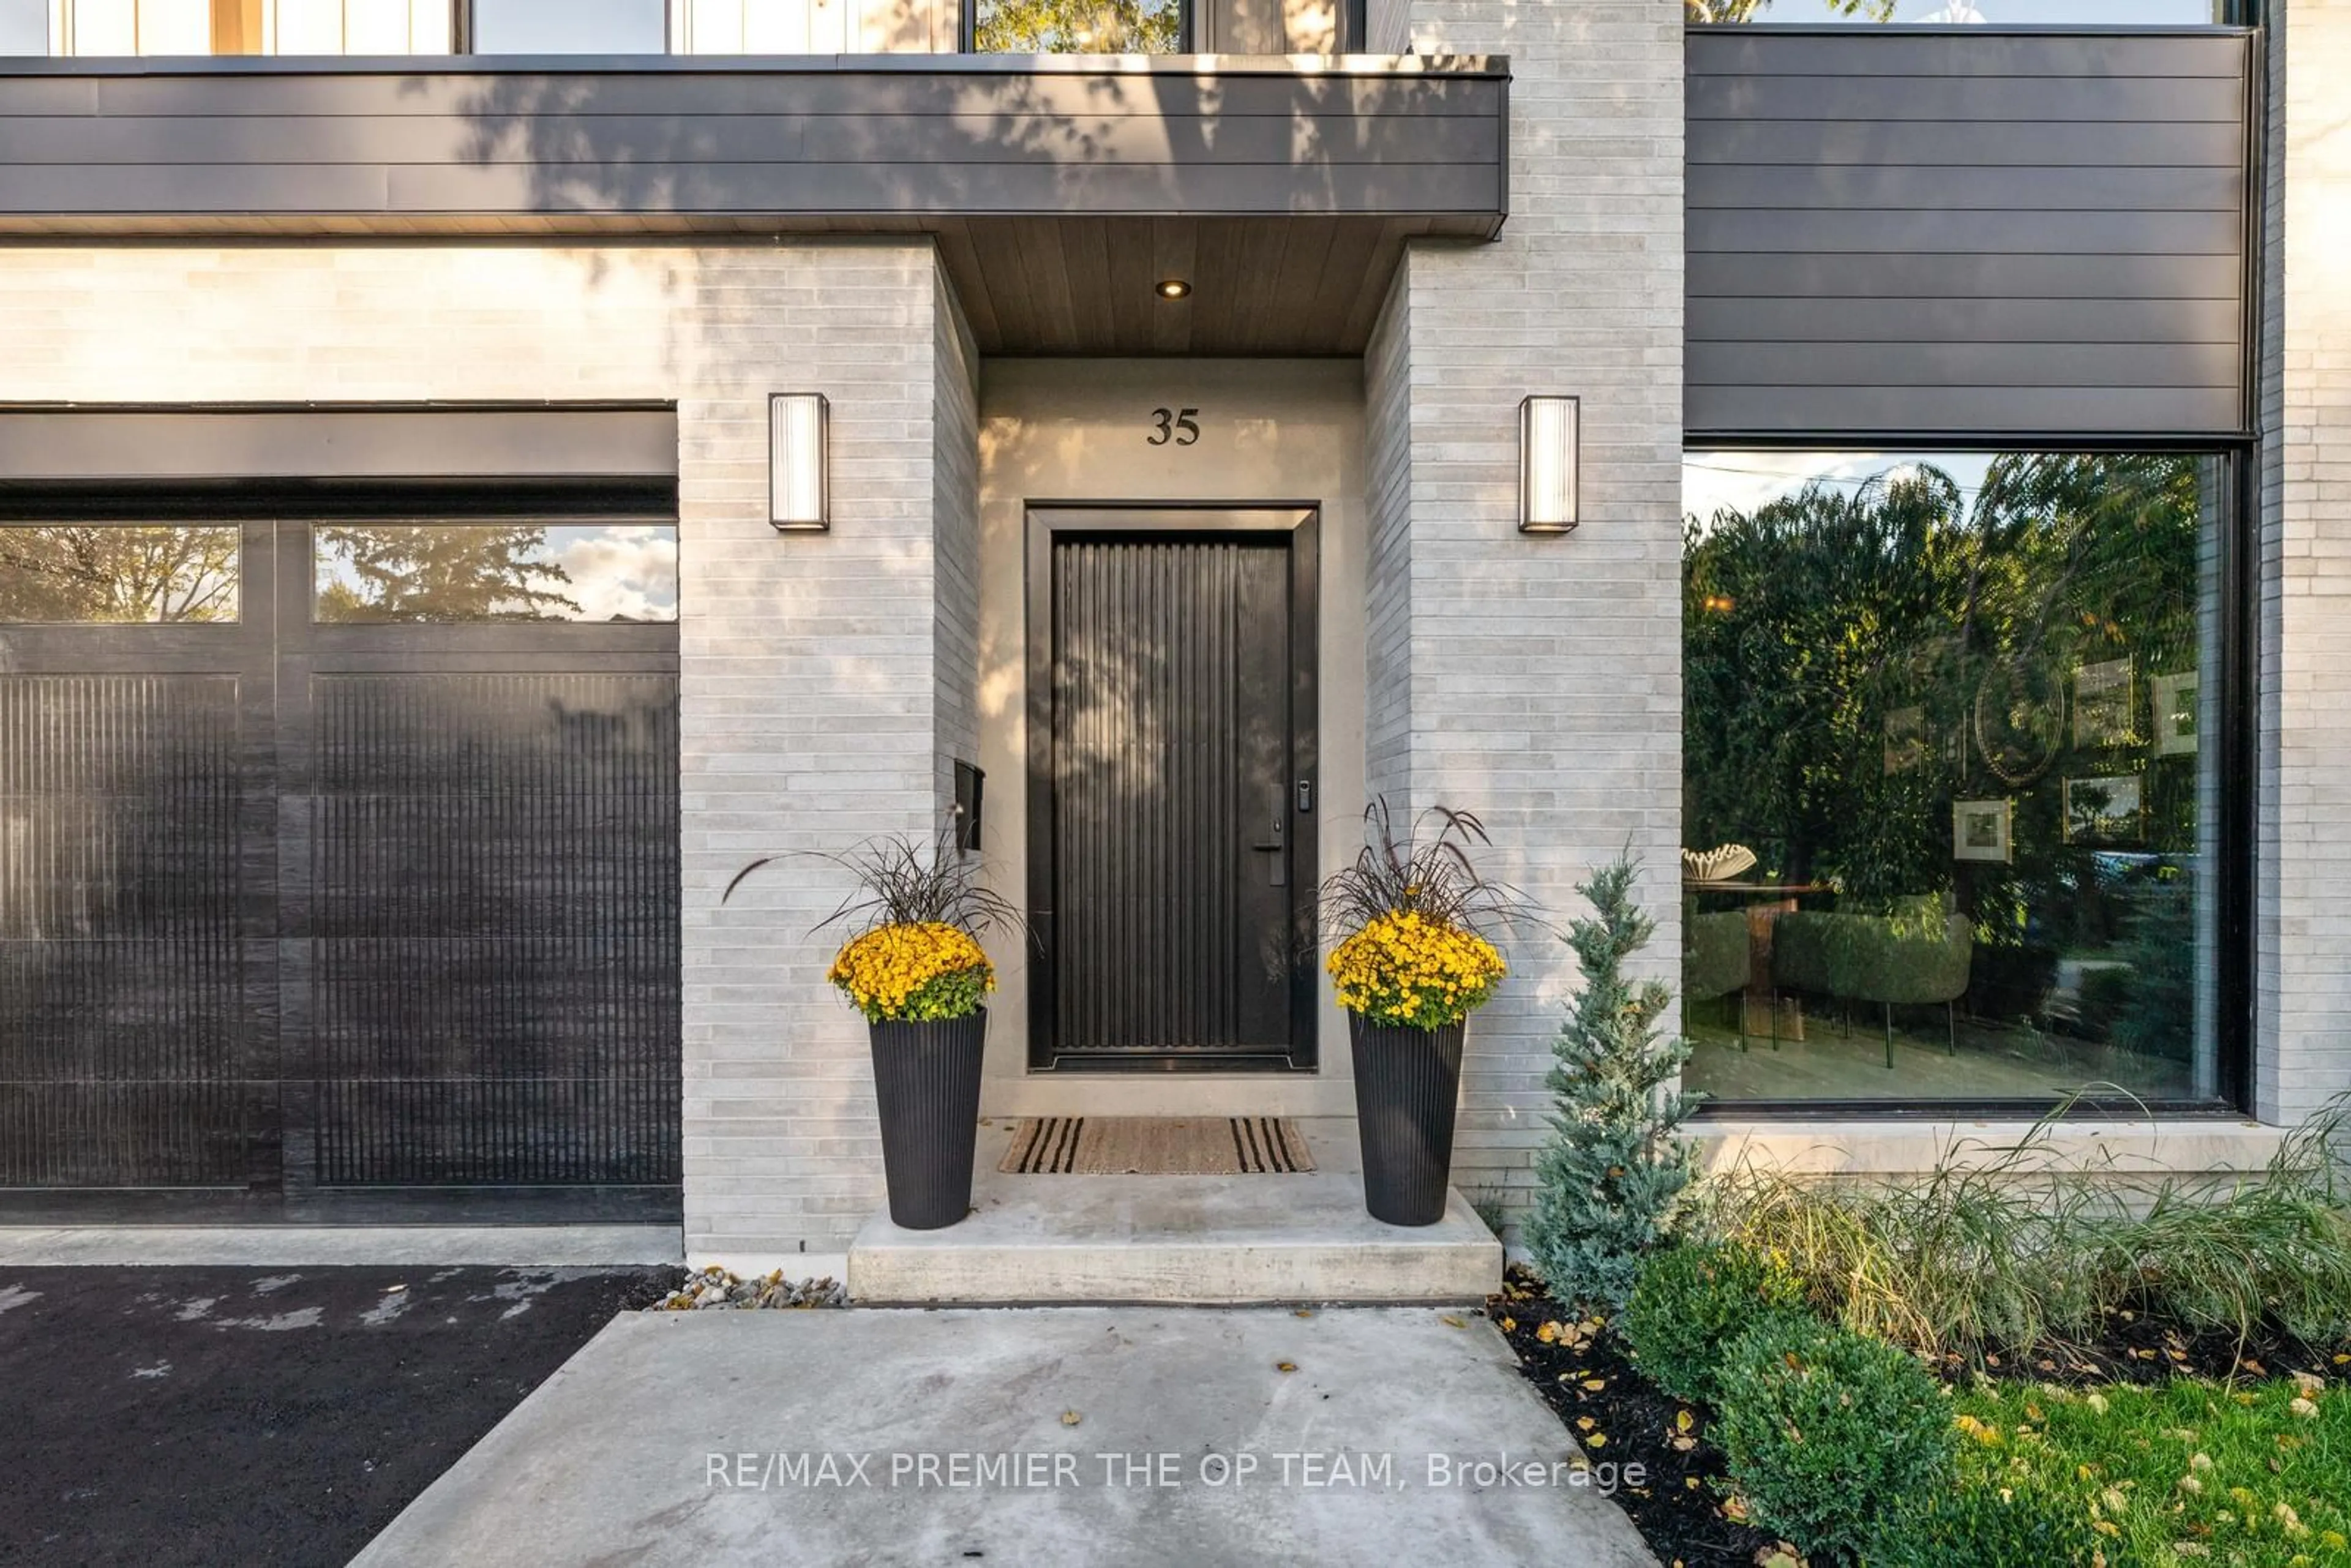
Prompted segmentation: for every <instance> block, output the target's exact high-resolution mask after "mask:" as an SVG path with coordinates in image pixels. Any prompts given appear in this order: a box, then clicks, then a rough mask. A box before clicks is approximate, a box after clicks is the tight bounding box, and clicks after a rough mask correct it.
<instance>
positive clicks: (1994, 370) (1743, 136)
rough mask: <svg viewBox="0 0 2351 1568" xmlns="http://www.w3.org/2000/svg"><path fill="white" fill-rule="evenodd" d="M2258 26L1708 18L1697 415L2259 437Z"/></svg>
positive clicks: (1693, 344)
mask: <svg viewBox="0 0 2351 1568" xmlns="http://www.w3.org/2000/svg"><path fill="white" fill-rule="evenodd" d="M2247 40H2248V35H2246V34H2243V33H2241V32H2213V33H2210V34H2189V33H2180V34H2167V35H2163V36H2159V37H2130V36H2124V35H2118V34H2117V35H2097V36H2090V35H2069V34H2054V33H2005V34H2003V33H1996V32H1991V31H1979V30H1975V29H1952V30H1949V31H1933V32H1922V33H1885V34H1880V33H1872V32H1867V31H1855V32H1845V31H1823V32H1794V33H1781V34H1776V35H1765V34H1760V33H1759V34H1752V35H1737V36H1734V35H1729V34H1722V33H1710V32H1702V33H1698V34H1694V35H1692V36H1691V37H1690V40H1689V46H1688V65H1689V73H1690V74H1689V82H1688V114H1689V120H1688V122H1687V146H1688V149H1689V158H1690V165H1689V171H1688V179H1687V186H1686V190H1687V212H1686V218H1687V225H1686V229H1685V234H1686V245H1687V258H1686V259H1687V267H1686V268H1685V288H1686V291H1687V293H1686V303H1687V316H1686V326H1687V341H1686V355H1685V361H1684V367H1685V368H1684V374H1685V394H1684V396H1685V403H1684V423H1685V425H1686V426H1687V428H1688V429H1689V430H1691V431H1693V432H1713V433H1721V434H1741V433H1745V434H1767V435H1784V436H1805V437H1809V436H1819V437H1821V438H1823V439H1834V438H1839V437H1860V438H1872V437H1879V436H1893V435H1899V434H1905V433H1918V434H1939V435H1956V436H1970V435H1980V436H1985V437H1998V436H2001V435H2004V434H2017V435H2032V436H2036V437H2042V438H2048V437H2060V438H2062V437H2064V436H2066V435H2069V434H2078V435H2085V436H2090V435H2103V436H2115V437H2118V438H2119V437H2136V436H2155V435H2164V436H2177V437H2191V438H2196V437H2214V438H2218V437H2226V436H2231V435H2234V434H2238V433H2240V432H2241V430H2242V428H2243V426H2244V425H2245V423H2246V422H2247V417H2248V415H2247V408H2248V400H2247V395H2246V388H2245V385H2244V377H2245V358H2246V356H2245V353H2244V330H2245V328H2244V314H2245V299H2246V298H2247V293H2246V290H2247V283H2246V266H2247V261H2246V255H2245V251H2246V237H2245V235H2246V208H2247V201H2248V195H2247V193H2248V190H2249V188H2250V183H2251V182H2250V172H2249V145H2250V138H2249V137H2248V135H2247V129H2246V125H2245V114H2246V107H2247V104H2248V101H2249V99H2250V97H2251V94H2250V93H2249V91H2248V89H2247V79H2246V72H2247V70H2248V69H2249V68H2250V60H2251V52H2250V46H2249V44H2248V41H2247Z"/></svg>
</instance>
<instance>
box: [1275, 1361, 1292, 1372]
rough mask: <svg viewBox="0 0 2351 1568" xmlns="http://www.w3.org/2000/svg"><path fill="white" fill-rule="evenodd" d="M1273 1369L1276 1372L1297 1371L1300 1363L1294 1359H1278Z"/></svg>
mask: <svg viewBox="0 0 2351 1568" xmlns="http://www.w3.org/2000/svg"><path fill="white" fill-rule="evenodd" d="M1273 1369H1274V1371H1276V1372H1295V1371H1297V1370H1298V1364H1297V1363H1296V1362H1294V1361H1277V1362H1275V1363H1274V1364H1273Z"/></svg>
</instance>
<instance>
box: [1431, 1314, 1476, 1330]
mask: <svg viewBox="0 0 2351 1568" xmlns="http://www.w3.org/2000/svg"><path fill="white" fill-rule="evenodd" d="M1437 1322H1441V1323H1443V1324H1444V1325H1445V1326H1446V1327H1447V1328H1449V1329H1466V1328H1468V1326H1469V1325H1468V1323H1465V1322H1462V1321H1461V1320H1460V1319H1459V1318H1457V1317H1455V1316H1454V1315H1453V1314H1452V1313H1451V1312H1447V1313H1445V1314H1444V1315H1443V1316H1441V1317H1439V1318H1438V1319H1437Z"/></svg>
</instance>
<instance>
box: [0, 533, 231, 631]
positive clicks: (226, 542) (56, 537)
mask: <svg viewBox="0 0 2351 1568" xmlns="http://www.w3.org/2000/svg"><path fill="white" fill-rule="evenodd" d="M241 537H242V536H241V530H239V529H237V528H234V527H229V528H218V527H179V526H175V525H170V524H162V523H157V524H146V523H89V524H41V523H12V524H7V525H0V622H16V623H17V624H20V625H21V624H25V623H27V622H36V623H45V624H49V625H76V624H80V625H94V624H104V625H124V624H138V623H141V622H147V623H150V624H160V623H162V622H233V621H235V619H236V618H237V586H238V584H237V578H238V567H239V564H240V563H239V559H238V547H239V542H240V539H241Z"/></svg>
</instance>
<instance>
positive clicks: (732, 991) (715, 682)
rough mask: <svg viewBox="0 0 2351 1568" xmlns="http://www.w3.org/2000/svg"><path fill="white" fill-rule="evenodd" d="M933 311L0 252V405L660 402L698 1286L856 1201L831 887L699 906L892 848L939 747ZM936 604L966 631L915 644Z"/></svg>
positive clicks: (861, 1126)
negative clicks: (812, 485) (782, 516)
mask: <svg viewBox="0 0 2351 1568" xmlns="http://www.w3.org/2000/svg"><path fill="white" fill-rule="evenodd" d="M945 301H946V285H945V283H944V282H943V280H942V279H941V278H940V276H939V274H938V271H937V267H936V266H935V259H934V256H933V253H932V251H931V249H930V246H928V244H927V243H912V244H910V243H905V242H897V241H893V242H889V243H881V244H870V245H868V244H858V243H825V244H818V243H797V244H791V245H785V246H706V247H705V246H695V247H677V248H664V247H645V248H640V249H631V248H623V247H597V248H584V247H583V248H580V249H569V248H559V247H543V246H509V247H490V246H414V247H402V246H354V247H340V248H337V247H319V246H301V247H283V248H281V247H275V246H195V247H187V248H178V247H172V248H163V247H153V246H135V247H133V246H124V247H116V248H111V249H107V248H96V247H89V248H85V247H76V246H57V247H47V246H43V247H19V248H10V249H0V366H5V390H0V396H5V398H7V399H9V400H13V401H27V402H31V401H50V400H57V401H72V402H128V401H138V402H219V401H277V400H289V401H317V402H344V401H399V402H407V401H413V400H423V399H456V400H463V399H533V400H536V399H548V400H567V399H596V398H604V399H622V398H628V399H663V400H674V402H676V404H677V409H678V439H679V449H680V450H679V521H680V532H681V549H680V558H681V573H682V581H681V585H680V591H681V602H682V606H683V617H684V618H683V623H682V625H681V628H680V642H681V653H682V686H683V699H682V700H683V709H684V715H683V718H684V723H683V733H684V759H683V760H684V801H683V805H684V922H685V925H684V981H685V1001H684V1007H685V1016H684V1030H685V1061H684V1071H685V1099H684V1118H685V1143H684V1155H685V1186H686V1195H687V1196H686V1239H687V1246H688V1249H689V1250H690V1251H692V1252H694V1253H696V1254H710V1253H717V1254H720V1255H723V1256H726V1257H730V1258H753V1257H773V1256H776V1255H778V1254H789V1253H796V1252H798V1251H799V1250H801V1249H806V1250H808V1251H810V1252H824V1251H837V1250H838V1249H840V1248H841V1245H842V1243H843V1241H844V1240H845V1239H846V1238H847V1236H848V1235H849V1234H850V1233H851V1232H852V1230H853V1229H854V1228H855V1227H856V1225H857V1224H858V1223H859V1222H860V1221H861V1220H862V1219H863V1218H864V1217H865V1216H866V1215H867V1214H869V1213H870V1212H872V1209H873V1208H874V1207H876V1206H877V1205H878V1204H879V1202H880V1198H881V1180H880V1170H881V1157H880V1143H879V1137H878V1134H876V1131H875V1128H874V1120H873V1110H872V1071H871V1068H870V1067H869V1065H868V1061H867V1056H866V1049H865V1041H864V1029H863V1025H862V1023H861V1022H860V1021H859V1020H858V1019H857V1018H856V1016H855V1015H854V1014H853V1013H852V1012H850V1011H849V1010H848V1009H845V1008H843V1007H842V1006H841V1004H840V1002H839V1001H838V1000H837V999H836V998H834V996H833V995H832V993H831V990H830V989H829V988H827V987H826V986H825V984H824V981H823V972H824V965H825V961H826V959H827V958H828V957H829V956H830V949H831V937H830V936H826V937H811V936H810V934H809V928H810V925H813V924H814V922H815V921H816V920H817V919H819V918H820V917H821V916H822V915H824V914H826V913H827V912H829V911H830V910H831V907H832V906H833V904H834V902H835V901H836V899H837V898H838V897H839V894H840V892H841V888H840V886H839V885H838V883H839V879H838V878H837V877H830V876H820V875H817V874H813V873H810V871H809V870H808V869H806V868H805V867H794V868H779V869H778V870H776V871H771V872H769V873H765V874H764V875H763V876H761V877H758V878H755V879H753V880H752V881H751V882H750V883H746V884H745V886H744V889H743V890H742V892H740V893H738V894H737V896H736V899H735V901H734V902H733V903H732V904H729V905H728V906H727V907H726V908H725V909H720V908H719V907H718V906H717V897H718V893H719V890H720V889H721V888H722V887H724V886H725V884H726V881H727V879H728V878H729V877H730V876H731V875H732V874H733V873H734V872H735V871H736V870H737V867H739V866H740V865H741V864H742V863H743V862H744V861H746V860H747V859H748V858H750V857H751V856H752V855H754V854H758V853H766V852H775V851H781V850H795V849H820V848H839V847H841V846H842V845H844V844H845V843H847V842H850V841H853V840H855V839H857V838H858V837H861V836H862V835H864V834H868V833H873V832H880V831H898V830H909V829H911V830H915V831H920V830H922V829H923V828H925V826H926V825H927V824H928V823H929V822H931V821H933V820H934V818H935V811H936V810H937V807H938V805H939V795H938V790H939V787H940V781H941V778H942V774H941V771H940V768H939V766H938V760H937V758H938V755H939V751H940V747H941V746H942V745H943V744H944V743H946V741H949V740H960V739H961V738H963V737H966V736H967V735H968V733H969V729H970V726H971V722H972V719H971V702H970V698H969V691H970V676H969V674H968V664H969V659H968V656H967V649H968V644H969V640H970V632H969V628H970V626H971V624H972V621H973V616H972V614H971V610H970V599H971V590H970V588H969V586H968V585H969V582H970V580H971V569H970V567H969V564H968V556H969V553H970V536H971V534H972V531H973V525H972V522H971V518H972V515H973V502H972V497H973V495H974V483H973V478H972V473H971V463H972V459H971V456H970V447H971V434H970V432H971V409H970V404H971V397H970V392H969V380H970V378H969V368H968V355H967V350H965V349H964V348H963V346H962V345H961V343H960V341H959V340H958V339H957V335H956V327H955V325H954V323H953V322H952V319H951V318H950V317H949V315H948V313H947V308H946V304H945ZM950 346H952V347H953V349H954V362H953V363H952V365H950V364H948V363H947V362H946V361H947V354H948V350H949V348H950ZM957 388H961V389H962V390H961V391H960V392H957V391H956V389H957ZM781 391H814V392H824V393H825V394H826V395H827V396H828V397H830V398H831V404H832V455H833V458H832V460H833V470H832V495H833V511H834V519H833V529H832V531H831V533H830V534H826V535H821V536H790V537H779V536H778V535H777V534H776V533H775V531H774V530H773V529H772V528H769V527H768V523H767V521H766V517H767V495H768V459H767V434H768V433H767V396H768V393H769V392H781ZM935 408H937V409H941V410H944V411H945V413H944V417H943V418H937V419H935V414H934V410H935ZM942 454H945V456H944V457H943V455H942ZM934 514H937V515H938V516H940V517H945V518H947V519H948V521H949V526H950V528H951V529H952V530H953V537H954V538H955V540H956V552H960V554H961V555H962V557H963V558H964V563H963V564H962V565H961V566H956V565H954V564H953V563H952V561H950V562H947V563H942V561H941V559H940V556H939V552H938V551H937V550H936V549H935V545H934V523H933V517H934ZM952 553H955V552H951V554H952ZM935 599H945V600H946V601H951V602H955V603H957V604H960V605H961V606H962V609H961V611H960V612H958V614H957V615H956V616H951V617H948V618H947V621H948V626H947V627H946V628H943V629H942V630H941V631H940V632H937V633H936V634H935V633H934V631H933V622H934V617H933V613H932V610H933V604H934V601H935ZM956 660H960V661H961V662H962V664H964V666H965V670H964V673H962V674H952V673H949V672H947V671H946V669H945V667H944V666H945V664H948V663H953V662H955V661H956Z"/></svg>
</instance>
